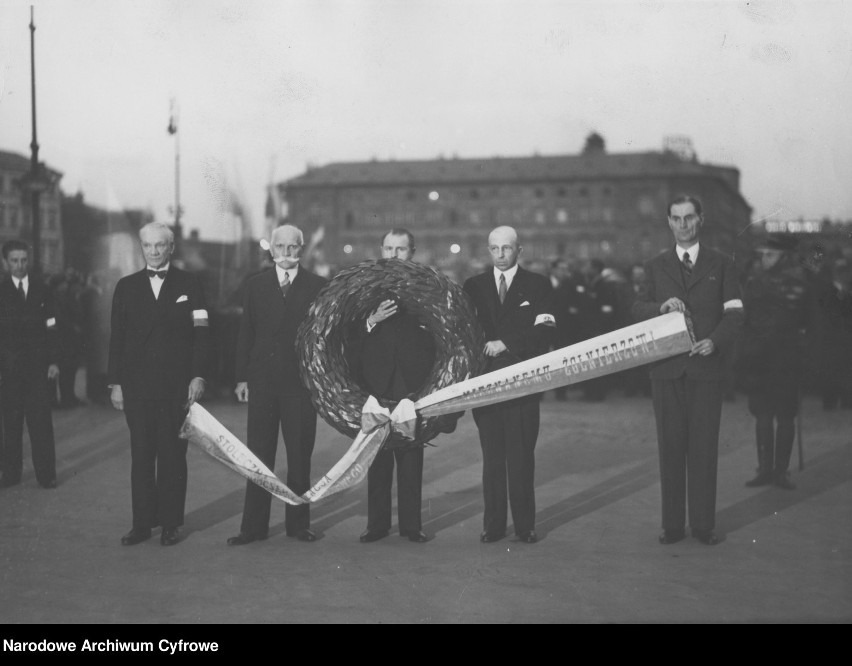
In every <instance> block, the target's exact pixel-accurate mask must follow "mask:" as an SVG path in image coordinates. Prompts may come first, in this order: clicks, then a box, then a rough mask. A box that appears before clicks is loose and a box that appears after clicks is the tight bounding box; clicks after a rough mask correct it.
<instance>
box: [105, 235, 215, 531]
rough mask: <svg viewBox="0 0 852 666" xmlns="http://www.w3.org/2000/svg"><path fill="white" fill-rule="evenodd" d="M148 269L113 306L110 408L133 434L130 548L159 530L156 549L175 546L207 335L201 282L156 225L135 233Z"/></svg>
mask: <svg viewBox="0 0 852 666" xmlns="http://www.w3.org/2000/svg"><path fill="white" fill-rule="evenodd" d="M139 239H140V241H141V244H142V254H143V255H144V258H145V262H146V264H147V267H146V268H145V269H143V270H141V271H139V272H138V273H134V274H132V275H128V276H126V277H123V278H122V279H121V280H119V281H118V284H117V285H116V286H115V294H114V295H113V299H112V315H111V326H112V331H111V336H110V343H109V365H108V370H107V376H108V383H109V386H110V389H111V393H110V401H111V402H112V406H113V407H114V408H115V409H118V410H123V411H124V416H125V418H126V419H127V426H128V428H129V429H130V458H131V472H130V482H131V495H132V502H133V528H132V529H131V530H130V532H128V533H127V534H125V535H124V537H122V539H121V543H122V545H124V546H133V545H135V544H137V543H140V542H142V541H145V540H147V539H149V538H150V537H151V529H152V528H153V527H156V526H158V525H159V526H162V528H163V530H162V533H161V535H160V543H161V544H162V545H164V546H173V545H175V544H176V543H178V541H179V540H180V536H179V533H178V528H179V527H180V526H181V525H183V518H184V507H185V505H186V484H187V466H186V449H187V442H186V440H184V439H181V438H180V437H179V436H178V433H179V432H180V428H181V424H182V423H183V421H184V419H185V418H186V414H187V410H188V409H189V407H190V406H191V405H192V404H193V403H194V402H196V401H197V400H199V399H200V398H201V396H202V395H203V393H204V379H203V375H204V370H205V367H206V364H207V360H208V354H209V346H210V336H209V328H208V315H207V306H206V304H205V301H204V294H203V292H202V289H201V285H200V283H199V281H198V279H197V278H196V277H195V276H194V275H192V274H190V273H187V272H186V271H183V270H181V269H180V268H178V267H177V266H175V265H173V264H172V263H171V256H172V253H173V252H174V248H175V241H174V233H173V232H172V230H171V229H169V227H167V226H166V225H165V224H162V223H160V222H151V223H150V224H146V225H145V226H144V227H142V228H141V229H140V230H139Z"/></svg>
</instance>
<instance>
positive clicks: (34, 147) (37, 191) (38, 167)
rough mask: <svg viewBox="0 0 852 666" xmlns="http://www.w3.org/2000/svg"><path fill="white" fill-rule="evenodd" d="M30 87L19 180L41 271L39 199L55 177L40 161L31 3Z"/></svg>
mask: <svg viewBox="0 0 852 666" xmlns="http://www.w3.org/2000/svg"><path fill="white" fill-rule="evenodd" d="M30 88H31V94H32V125H33V138H32V141H31V142H30V170H29V172H27V173H26V174H24V175H23V176H22V177H21V178H20V180H19V181H18V186H19V187H20V188H21V192H22V194H23V196H24V198H25V197H26V195H27V194H29V195H30V202H31V205H32V246H33V253H32V268H31V272H32V273H33V274H35V275H38V274H39V273H40V272H41V217H40V213H41V210H40V207H39V199H40V197H41V194H42V193H43V192H46V191H47V190H48V189H50V187H51V186H52V185H53V178H52V177H51V175H50V174H49V173H48V171H47V169H46V168H45V166H44V164H41V163H40V162H39V161H38V134H37V131H36V85H35V10H34V9H33V7H32V5H30Z"/></svg>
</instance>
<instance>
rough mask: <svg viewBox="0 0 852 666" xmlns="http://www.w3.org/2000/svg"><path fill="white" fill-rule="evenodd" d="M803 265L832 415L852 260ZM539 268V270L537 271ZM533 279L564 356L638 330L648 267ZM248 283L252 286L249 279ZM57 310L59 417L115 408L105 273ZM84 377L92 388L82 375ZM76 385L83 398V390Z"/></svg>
mask: <svg viewBox="0 0 852 666" xmlns="http://www.w3.org/2000/svg"><path fill="white" fill-rule="evenodd" d="M794 254H795V259H796V263H797V264H798V265H800V266H801V267H802V270H803V271H804V274H805V275H806V281H807V285H808V295H809V303H808V304H807V317H806V318H805V321H804V326H803V330H802V332H801V344H802V346H803V349H804V350H805V357H804V358H805V367H804V376H803V381H804V386H805V390H806V391H807V392H808V393H809V394H813V395H817V396H818V397H819V398H820V399H821V401H822V404H823V407H824V409H825V410H827V411H828V410H834V409H838V408H841V409H852V378H850V376H849V375H850V372H849V370H848V368H850V367H852V322H850V321H849V318H848V317H844V316H841V315H840V314H838V310H837V309H836V308H832V307H830V305H831V303H832V301H837V300H839V299H843V298H847V299H848V298H850V294H852V256H848V255H850V254H852V252H846V253H844V252H841V251H836V252H835V253H834V254H827V253H824V252H823V251H822V250H821V248H820V247H819V246H817V247H815V248H813V247H811V248H807V249H805V250H802V249H796V251H795V252H794ZM530 263H531V264H532V263H533V262H530ZM531 268H532V269H533V270H536V271H537V272H540V273H546V274H548V275H549V276H550V280H551V283H552V285H553V287H554V290H555V292H554V293H555V299H556V308H557V321H558V332H557V339H556V342H555V348H559V347H564V346H566V345H570V344H574V343H576V342H580V341H582V340H586V339H588V338H592V337H595V336H597V335H602V334H604V333H608V332H610V331H614V330H617V329H619V328H622V327H624V326H628V325H630V324H631V323H633V322H632V320H631V316H630V308H631V306H632V303H633V300H634V298H635V296H636V293H637V292H638V289H639V285H640V284H641V282H642V280H643V279H644V277H645V276H644V267H643V265H642V264H633V265H630V266H616V265H610V264H607V263H606V262H604V261H603V260H601V259H597V258H593V259H588V260H582V261H578V260H571V259H566V258H557V259H554V260H552V261H551V262H550V264H549V266H544V265H533V266H531ZM762 270H763V269H762V268H761V264H760V261H759V257H758V256H757V254H756V253H755V256H754V257H753V258H752V259H751V260H750V261H748V262H746V264H745V266H744V268H743V270H742V272H741V279H742V282H743V287H745V285H746V284H747V283H748V281H749V280H750V279H752V278H754V277H756V276H759V275H760V274H761V271H762ZM247 277H248V276H247ZM47 283H48V285H49V287H50V289H51V290H52V292H53V296H54V299H55V302H56V308H57V315H58V316H57V325H58V328H59V331H58V335H59V339H60V362H59V366H60V375H59V379H58V380H57V381H56V382H55V385H54V387H53V390H52V391H51V398H52V405H53V407H54V408H56V409H71V408H74V407H77V406H79V405H81V404H83V403H84V401H87V402H93V403H98V404H104V405H105V404H108V400H109V395H108V389H107V386H106V347H107V344H108V340H109V306H110V299H111V297H112V294H111V290H110V289H109V287H107V288H106V289H105V287H104V286H103V283H104V279H103V277H102V276H100V275H99V274H98V273H91V274H88V275H85V274H82V273H80V272H79V271H77V270H75V269H74V268H68V269H67V270H66V271H65V272H64V273H59V274H55V275H51V276H48V278H47ZM228 302H229V303H230V304H231V305H224V306H222V307H219V308H217V307H214V308H212V309H211V313H210V316H211V320H213V321H214V322H215V324H216V325H215V327H214V328H213V330H214V331H216V336H215V337H216V339H215V341H214V354H213V360H212V361H211V362H212V363H213V365H214V368H213V371H212V372H211V376H212V377H214V378H215V385H214V386H212V387H211V394H214V395H215V394H221V395H228V394H230V387H231V386H232V385H233V355H234V350H235V348H236V327H237V322H238V320H239V315H240V308H239V307H238V306H236V307H235V306H234V305H233V304H234V303H239V302H241V299H240V296H239V294H235V295H234V297H233V298H230V299H228ZM736 365H737V364H736V357H735V356H734V357H732V358H731V359H730V367H729V379H728V383H727V387H726V393H725V397H726V400H728V401H731V400H734V399H735V396H736V394H737V392H743V391H744V386H743V382H744V378H743V377H741V376H740V375H741V374H742V373H740V372H738V370H737V368H736ZM81 368H85V382H80V381H79V379H77V378H78V371H79V370H80V369H81ZM75 379H76V381H77V384H78V386H77V388H76V390H75ZM569 391H576V392H578V396H579V398H580V399H582V400H585V401H590V402H602V401H605V400H606V398H607V397H608V396H611V395H613V394H619V393H620V394H623V395H625V396H646V397H647V396H650V382H649V380H648V370H647V368H642V367H640V368H635V369H632V370H626V371H624V372H621V373H617V374H615V375H610V376H608V377H602V378H599V379H595V380H592V381H589V382H585V383H583V384H582V385H579V386H577V387H570V388H569V387H566V388H561V389H557V390H556V391H555V392H554V396H555V398H556V399H557V400H567V399H568V396H569Z"/></svg>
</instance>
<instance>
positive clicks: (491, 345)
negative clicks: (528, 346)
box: [485, 340, 508, 356]
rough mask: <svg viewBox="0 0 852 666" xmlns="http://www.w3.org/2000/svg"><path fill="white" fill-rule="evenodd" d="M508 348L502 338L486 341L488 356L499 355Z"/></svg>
mask: <svg viewBox="0 0 852 666" xmlns="http://www.w3.org/2000/svg"><path fill="white" fill-rule="evenodd" d="M507 350H508V347H506V345H505V344H504V343H503V341H502V340H489V341H488V342H486V343H485V355H486V356H499V355H500V354H502V353H503V352H504V351H507Z"/></svg>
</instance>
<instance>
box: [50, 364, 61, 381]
mask: <svg viewBox="0 0 852 666" xmlns="http://www.w3.org/2000/svg"><path fill="white" fill-rule="evenodd" d="M57 377H59V366H58V365H56V363H51V364H50V365H49V366H47V378H48V379H56V378H57Z"/></svg>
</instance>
